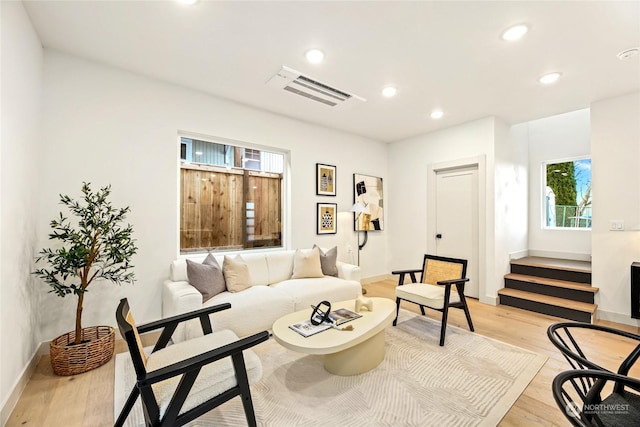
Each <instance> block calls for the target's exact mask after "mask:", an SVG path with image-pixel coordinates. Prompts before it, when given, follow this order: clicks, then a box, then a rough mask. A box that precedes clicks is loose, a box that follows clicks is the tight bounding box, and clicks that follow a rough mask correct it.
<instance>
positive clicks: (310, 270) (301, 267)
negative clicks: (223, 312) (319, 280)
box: [227, 247, 324, 286]
mask: <svg viewBox="0 0 640 427" xmlns="http://www.w3.org/2000/svg"><path fill="white" fill-rule="evenodd" d="M310 277H324V274H322V264H321V263H320V251H319V250H318V248H317V247H316V248H313V249H297V250H296V253H295V254H294V255H293V276H291V278H292V279H303V278H310ZM227 286H229V285H228V284H227Z"/></svg>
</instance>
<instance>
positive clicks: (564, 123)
mask: <svg viewBox="0 0 640 427" xmlns="http://www.w3.org/2000/svg"><path fill="white" fill-rule="evenodd" d="M589 120H590V119H589V109H585V110H578V111H573V112H570V113H565V114H559V115H557V116H552V117H547V118H544V119H540V120H534V121H532V122H529V123H528V127H529V250H530V251H531V252H534V251H535V252H542V253H546V254H548V255H549V256H557V257H558V258H565V257H566V258H576V259H586V260H588V259H589V254H591V232H590V231H587V230H566V229H565V230H563V229H556V230H551V229H546V230H545V229H543V228H542V222H543V221H542V209H543V204H542V200H543V189H542V173H541V170H542V162H547V161H550V160H566V159H570V158H575V157H579V156H588V155H590V154H591V147H590V125H589ZM592 179H593V177H592ZM593 195H594V206H595V204H597V203H600V200H599V197H600V194H598V193H597V192H596V191H593ZM535 252H534V253H535Z"/></svg>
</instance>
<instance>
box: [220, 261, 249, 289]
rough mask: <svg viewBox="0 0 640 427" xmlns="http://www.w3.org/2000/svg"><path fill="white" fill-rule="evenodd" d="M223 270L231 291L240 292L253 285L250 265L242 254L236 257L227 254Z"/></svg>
mask: <svg viewBox="0 0 640 427" xmlns="http://www.w3.org/2000/svg"><path fill="white" fill-rule="evenodd" d="M222 272H223V273H224V280H225V282H226V284H227V290H228V291H229V292H240V291H243V290H245V289H247V288H250V287H251V276H250V275H249V267H247V264H245V262H244V260H243V259H242V257H241V256H240V255H236V257H235V258H231V257H230V256H227V255H225V256H224V263H223V264H222Z"/></svg>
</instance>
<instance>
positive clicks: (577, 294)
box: [504, 278, 594, 304]
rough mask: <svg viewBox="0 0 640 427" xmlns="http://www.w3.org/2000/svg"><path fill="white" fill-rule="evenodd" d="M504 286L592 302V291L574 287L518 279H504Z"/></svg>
mask: <svg viewBox="0 0 640 427" xmlns="http://www.w3.org/2000/svg"><path fill="white" fill-rule="evenodd" d="M504 283H505V287H506V288H511V289H518V290H520V291H526V292H533V293H536V294H541V295H548V296H551V297H558V298H564V299H570V300H573V301H580V302H588V303H589V304H593V303H594V298H593V292H584V291H578V290H575V289H567V288H558V287H555V286H546V285H539V284H537V283H532V282H523V281H520V280H513V279H507V278H505V279H504Z"/></svg>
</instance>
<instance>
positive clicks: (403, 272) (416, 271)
mask: <svg viewBox="0 0 640 427" xmlns="http://www.w3.org/2000/svg"><path fill="white" fill-rule="evenodd" d="M421 271H422V270H420V269H419V268H418V269H413V270H394V271H392V272H391V274H409V273H413V274H416V273H420V272H421Z"/></svg>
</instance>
